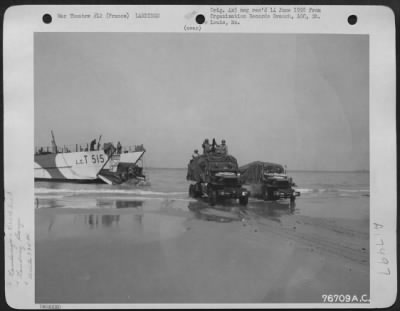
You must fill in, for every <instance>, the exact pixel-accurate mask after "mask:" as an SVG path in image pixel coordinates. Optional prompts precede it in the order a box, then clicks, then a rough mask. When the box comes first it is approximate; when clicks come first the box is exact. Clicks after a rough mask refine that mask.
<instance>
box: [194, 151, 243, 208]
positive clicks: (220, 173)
mask: <svg viewBox="0 0 400 311" xmlns="http://www.w3.org/2000/svg"><path fill="white" fill-rule="evenodd" d="M186 179H187V180H190V181H194V182H195V183H194V184H191V185H190V186H189V195H190V196H191V197H193V198H198V197H202V196H207V197H208V200H209V203H210V204H211V205H215V204H216V202H217V201H218V200H220V199H239V203H240V204H241V205H247V202H248V197H249V192H248V191H247V190H246V189H244V188H243V187H242V186H241V183H240V173H239V166H238V163H237V160H236V159H235V158H234V157H233V156H231V155H223V154H218V153H212V152H211V153H208V154H204V155H201V156H198V157H195V158H193V159H192V160H191V161H190V163H189V164H188V172H187V176H186Z"/></svg>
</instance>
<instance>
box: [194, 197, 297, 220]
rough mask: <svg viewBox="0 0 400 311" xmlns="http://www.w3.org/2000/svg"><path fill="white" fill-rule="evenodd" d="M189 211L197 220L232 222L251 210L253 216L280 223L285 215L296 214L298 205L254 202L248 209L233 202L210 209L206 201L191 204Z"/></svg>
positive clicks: (284, 202) (283, 202)
mask: <svg viewBox="0 0 400 311" xmlns="http://www.w3.org/2000/svg"><path fill="white" fill-rule="evenodd" d="M188 209H189V210H190V211H192V212H193V213H194V215H195V216H196V218H198V219H203V220H208V221H210V220H212V221H217V222H231V221H234V220H241V219H242V218H243V217H244V215H246V214H247V211H246V210H251V211H252V214H254V215H256V216H258V217H263V218H268V219H269V220H273V221H277V222H280V217H281V216H283V215H291V214H294V212H295V209H296V203H294V202H289V201H268V202H265V201H253V202H250V203H249V205H248V206H247V208H246V209H243V208H242V207H241V206H238V205H237V204H234V203H232V202H224V203H222V204H218V205H216V206H213V207H210V206H209V205H208V204H207V202H206V201H202V200H199V201H194V202H189V204H188Z"/></svg>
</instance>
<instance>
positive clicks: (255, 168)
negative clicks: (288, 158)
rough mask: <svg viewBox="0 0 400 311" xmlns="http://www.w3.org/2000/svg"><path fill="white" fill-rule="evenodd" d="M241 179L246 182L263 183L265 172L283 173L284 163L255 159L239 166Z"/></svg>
mask: <svg viewBox="0 0 400 311" xmlns="http://www.w3.org/2000/svg"><path fill="white" fill-rule="evenodd" d="M239 170H240V179H241V180H242V181H243V182H245V183H261V182H262V180H263V174H264V172H274V173H283V172H284V168H283V166H282V165H280V164H277V163H271V162H261V161H254V162H251V163H248V164H246V165H243V166H241V167H240V168H239Z"/></svg>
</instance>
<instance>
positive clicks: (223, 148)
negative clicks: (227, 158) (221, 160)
mask: <svg viewBox="0 0 400 311" xmlns="http://www.w3.org/2000/svg"><path fill="white" fill-rule="evenodd" d="M219 152H220V153H221V154H223V155H227V154H228V146H227V145H226V141H225V139H223V140H222V141H221V145H219Z"/></svg>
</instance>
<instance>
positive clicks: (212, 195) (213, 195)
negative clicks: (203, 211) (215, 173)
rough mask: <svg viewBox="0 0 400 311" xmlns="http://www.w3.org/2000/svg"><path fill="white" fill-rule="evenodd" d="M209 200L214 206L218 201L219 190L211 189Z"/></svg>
mask: <svg viewBox="0 0 400 311" xmlns="http://www.w3.org/2000/svg"><path fill="white" fill-rule="evenodd" d="M208 202H209V203H210V205H211V206H214V205H215V204H216V203H217V191H215V190H210V191H209V193H208Z"/></svg>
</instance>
